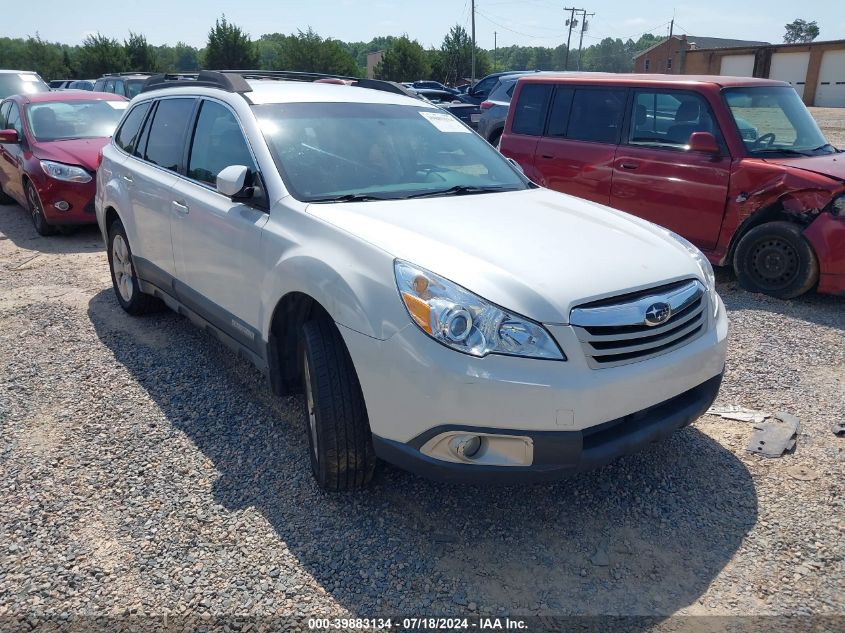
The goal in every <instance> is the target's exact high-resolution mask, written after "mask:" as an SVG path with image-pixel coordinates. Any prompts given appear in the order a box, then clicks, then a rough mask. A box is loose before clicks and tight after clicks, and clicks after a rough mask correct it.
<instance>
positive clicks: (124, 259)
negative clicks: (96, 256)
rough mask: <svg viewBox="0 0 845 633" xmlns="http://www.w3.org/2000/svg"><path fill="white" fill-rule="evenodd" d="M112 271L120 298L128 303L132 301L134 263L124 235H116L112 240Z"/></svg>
mask: <svg viewBox="0 0 845 633" xmlns="http://www.w3.org/2000/svg"><path fill="white" fill-rule="evenodd" d="M111 254H112V270H113V271H114V283H115V285H116V286H117V291H118V292H119V293H120V297H121V298H122V299H123V300H124V301H125V302H127V303H129V302H130V301H131V300H132V292H133V287H132V262H131V260H130V257H129V247H128V246H126V240H124V239H123V236H122V235H115V236H114V239H113V240H112V247H111Z"/></svg>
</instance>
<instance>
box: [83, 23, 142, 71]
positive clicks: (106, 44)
mask: <svg viewBox="0 0 845 633" xmlns="http://www.w3.org/2000/svg"><path fill="white" fill-rule="evenodd" d="M77 62H78V64H79V73H80V75H81V76H83V77H99V76H100V75H102V74H104V73H117V72H123V71H125V70H127V68H128V66H129V60H128V59H127V57H126V51H125V50H124V48H123V45H122V44H121V43H120V42H118V41H117V40H114V39H111V38H109V37H106V36H105V35H101V34H100V33H97V34H96V35H89V36H88V37H86V38H85V40H84V41H83V42H82V48H81V49H79V53H78V54H77Z"/></svg>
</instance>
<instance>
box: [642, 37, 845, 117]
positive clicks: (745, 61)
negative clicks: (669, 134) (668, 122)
mask: <svg viewBox="0 0 845 633" xmlns="http://www.w3.org/2000/svg"><path fill="white" fill-rule="evenodd" d="M634 67H635V72H657V73H671V74H682V75H735V76H740V77H766V78H769V79H777V80H780V81H787V82H789V83H790V84H792V85H793V86H794V87H795V90H796V91H797V92H798V94H799V95H801V97H802V99H803V100H804V103H806V104H807V105H814V106H827V107H845V40H836V41H830V42H812V43H809V44H767V43H764V42H742V41H741V40H722V39H719V38H711V37H702V38H696V37H694V36H692V35H689V36H687V35H680V36H673V37H672V38H670V39H666V40H663V41H662V42H660V43H659V44H656V45H654V46H652V47H651V48H649V49H646V50H644V51H642V52H641V53H639V54H638V55H637V56H636V57H634Z"/></svg>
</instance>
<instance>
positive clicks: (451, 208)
mask: <svg viewBox="0 0 845 633" xmlns="http://www.w3.org/2000/svg"><path fill="white" fill-rule="evenodd" d="M269 77H270V78H264V77H262V76H260V75H259V74H258V73H249V74H247V75H244V74H237V73H234V72H219V73H215V72H201V73H199V74H198V75H197V76H196V78H195V79H193V80H185V79H184V78H181V79H177V78H175V77H173V78H171V77H168V76H156V77H152V78H150V79H149V80H148V81H147V84H146V85H145V88H144V90H143V92H142V93H141V94H140V95H139V96H138V97H136V98H135V99H134V100H133V101H132V104H131V107H130V108H129V109H128V111H127V113H126V114H125V115H124V117H123V120H122V122H121V124H120V126H119V127H118V129H117V131H116V133H115V135H114V138H113V140H112V142H111V144H109V145H108V146H106V147H105V149H104V150H103V155H102V163H101V166H100V168H99V170H98V172H97V196H96V211H97V220H98V222H99V226H100V229H101V231H102V234H103V236H104V238H105V240H106V243H107V252H108V261H109V264H110V266H111V273H112V280H113V282H114V289H115V293H116V295H117V300H118V301H119V303H120V305H121V306H122V307H123V308H124V310H126V311H127V312H128V313H130V314H141V313H144V312H147V311H149V310H150V309H152V308H155V307H157V306H160V305H161V304H162V303H163V304H166V305H167V306H169V307H170V308H172V309H173V310H177V311H178V312H179V313H181V314H184V315H186V316H188V317H190V318H191V319H192V320H193V321H195V322H196V323H198V324H200V325H201V326H202V327H204V328H206V329H207V330H209V331H211V332H213V333H214V334H215V335H216V336H217V337H218V338H219V339H220V340H222V341H223V342H225V343H227V344H228V345H230V346H231V347H233V348H234V349H235V350H237V351H238V352H239V353H240V354H241V355H243V356H245V357H246V358H248V359H250V360H251V361H252V362H253V363H255V365H256V366H258V367H259V368H260V369H261V371H262V372H263V373H264V374H266V375H267V377H268V378H269V383H270V385H271V387H272V389H273V390H274V391H275V392H276V393H278V394H290V393H296V392H300V391H304V393H305V399H306V402H307V415H306V420H305V431H306V433H307V436H308V441H309V445H310V452H311V466H312V469H313V473H314V476H315V478H316V479H317V482H318V483H319V485H320V486H322V487H324V488H326V489H329V490H346V489H353V488H359V487H362V486H364V485H365V484H367V483H368V482H369V480H370V479H371V477H372V474H373V469H374V467H375V464H376V461H377V458H380V459H383V460H386V461H388V462H392V463H393V464H396V465H398V466H400V467H402V468H406V469H408V470H411V471H413V472H416V473H419V474H422V475H426V476H429V477H434V478H440V479H447V480H481V481H507V482H512V481H524V480H534V481H536V480H550V479H554V478H559V477H562V476H564V475H566V474H568V473H571V472H574V471H578V470H582V469H585V468H588V467H593V466H597V465H600V464H604V463H606V462H608V461H610V460H612V459H614V458H615V457H617V456H619V455H623V454H626V453H630V452H633V451H636V450H638V449H639V448H641V447H643V446H645V445H647V444H649V443H650V442H653V441H655V440H658V439H661V438H663V437H666V436H668V435H669V434H670V433H672V432H673V431H674V430H676V429H679V428H681V427H684V426H685V425H687V424H689V423H690V422H691V421H693V420H695V419H696V418H697V417H698V416H700V415H701V414H702V413H703V412H704V411H705V410H706V409H707V408H708V406H709V405H710V404H711V403H712V401H713V399H714V398H715V397H716V393H717V391H718V389H719V384H720V382H721V379H722V373H723V370H724V362H725V348H726V338H727V330H728V321H727V317H726V314H725V307H724V305H723V304H722V302H721V300H720V298H719V296H718V295H717V294H716V291H715V287H714V286H715V282H714V276H713V270H712V268H711V267H710V264H709V263H708V262H707V260H706V259H705V258H704V257H703V256H702V255H701V253H700V252H699V251H698V250H697V249H696V248H695V247H694V246H693V245H691V244H690V243H689V242H687V241H686V240H684V239H683V238H680V237H678V236H677V235H675V234H673V233H671V232H669V231H667V230H665V229H662V228H659V227H657V226H655V225H653V224H650V223H648V222H646V221H643V220H639V219H636V218H634V217H632V216H629V215H627V214H625V213H622V212H619V211H614V210H612V209H609V208H606V207H603V206H601V205H598V204H594V203H592V202H588V201H585V200H581V199H578V198H574V197H571V196H568V195H564V194H560V193H555V192H553V191H549V190H547V189H542V188H539V187H537V186H536V185H534V184H533V183H531V182H530V181H528V180H527V179H526V178H525V176H524V175H523V174H522V173H521V171H520V170H519V169H518V168H517V167H515V166H514V165H513V164H512V163H510V162H509V161H508V160H507V159H505V158H504V157H502V156H501V155H500V154H499V153H498V152H496V150H495V149H493V148H492V147H491V146H490V145H489V144H487V143H486V142H485V141H484V140H483V139H482V138H481V137H479V136H478V135H476V134H475V133H474V132H472V131H471V130H470V129H469V128H467V127H466V126H464V125H463V124H462V123H461V122H459V121H458V120H457V119H455V118H453V117H452V116H451V115H450V114H448V113H447V112H444V111H443V110H440V109H438V108H436V107H434V106H432V105H431V104H429V103H426V102H422V101H420V100H418V99H413V98H410V97H408V96H404V95H402V94H394V93H391V92H388V91H386V90H377V89H372V88H367V87H356V86H349V85H331V84H329V83H320V82H317V83H313V82H304V81H290V80H289V79H290V78H291V77H290V75H288V74H284V73H281V74H276V75H269ZM362 83H363V82H362Z"/></svg>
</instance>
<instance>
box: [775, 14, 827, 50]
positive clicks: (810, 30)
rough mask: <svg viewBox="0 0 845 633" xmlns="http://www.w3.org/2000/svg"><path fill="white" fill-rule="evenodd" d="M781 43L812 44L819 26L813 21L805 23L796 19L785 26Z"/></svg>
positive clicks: (817, 34)
mask: <svg viewBox="0 0 845 633" xmlns="http://www.w3.org/2000/svg"><path fill="white" fill-rule="evenodd" d="M785 28H786V33H785V34H784V36H783V41H784V42H786V43H787V44H795V43H801V42H812V41H813V40H814V39H816V38H817V37H818V36H819V25H818V24H817V23H816V21H815V20H813V21H812V22H807V21H806V20H802V19H800V18H798V19H797V20H793V21H792V22H790V23H789V24H787V25H786V27H785Z"/></svg>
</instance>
